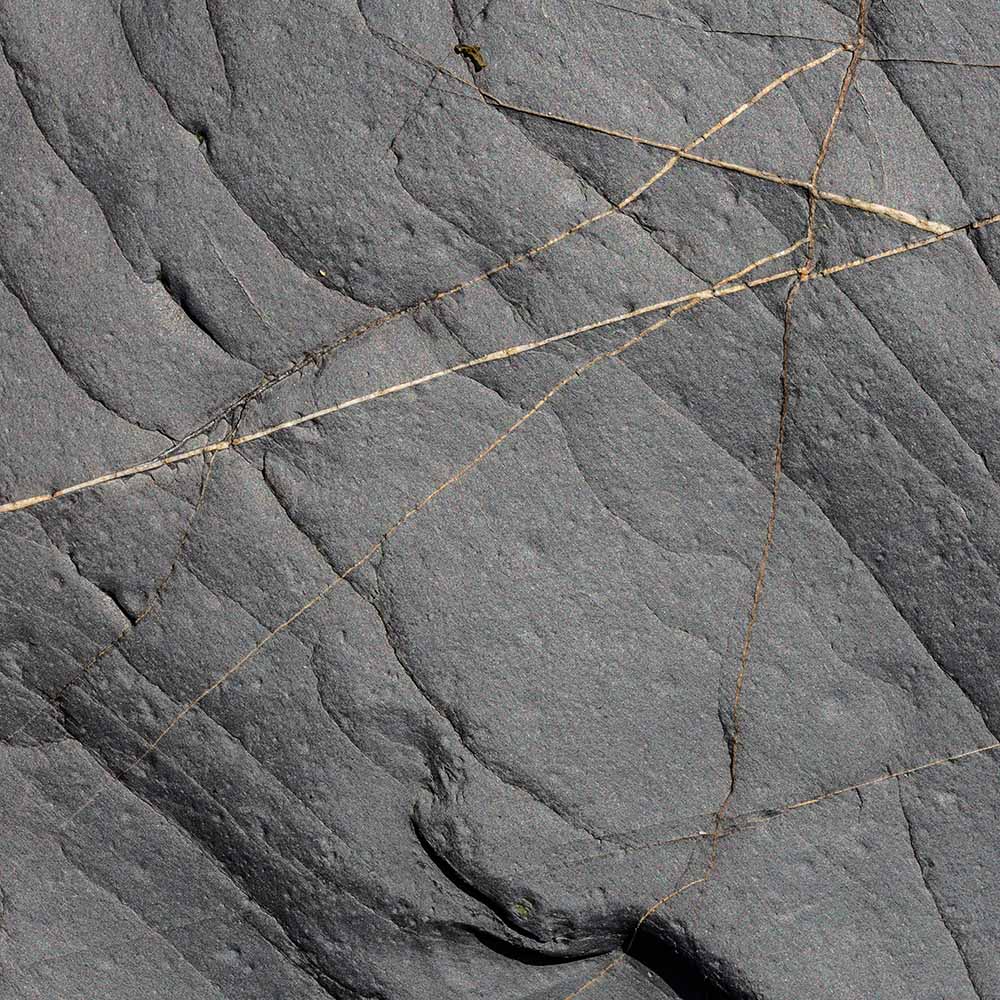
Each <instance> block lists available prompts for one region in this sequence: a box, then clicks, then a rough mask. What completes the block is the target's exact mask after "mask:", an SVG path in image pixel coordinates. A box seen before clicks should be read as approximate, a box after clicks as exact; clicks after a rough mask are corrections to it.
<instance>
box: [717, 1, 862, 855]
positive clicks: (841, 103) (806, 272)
mask: <svg viewBox="0 0 1000 1000" xmlns="http://www.w3.org/2000/svg"><path fill="white" fill-rule="evenodd" d="M868 3H869V0H859V2H858V22H857V23H858V31H857V35H856V37H855V41H854V45H853V51H852V53H851V61H850V63H849V64H848V66H847V70H846V71H845V72H844V77H843V80H841V84H840V92H839V93H838V94H837V101H836V104H835V105H834V109H833V115H832V116H831V118H830V124H829V125H828V126H827V129H826V133H825V134H824V136H823V140H822V142H821V143H820V147H819V153H818V154H817V156H816V162H815V164H814V166H813V169H812V174H811V175H810V177H809V185H810V190H809V206H808V217H807V222H806V235H805V243H806V261H805V264H804V265H803V266H802V268H801V269H800V271H799V274H798V276H797V278H796V279H795V282H794V283H793V284H792V286H791V288H790V289H789V290H788V295H787V296H786V297H785V312H784V327H783V332H782V338H781V405H780V410H779V414H778V433H777V436H776V439H775V443H774V461H773V467H774V476H773V480H772V484H771V507H770V511H769V512H768V518H767V529H766V531H765V535H764V545H763V548H762V549H761V554H760V560H759V562H758V564H757V577H756V580H755V581H754V588H753V597H752V599H751V602H750V612H749V614H748V616H747V625H746V629H745V631H744V634H743V645H742V647H741V649H740V659H739V667H738V669H737V673H736V688H735V692H734V695H733V709H732V726H733V729H732V737H731V741H730V766H729V791H728V793H727V794H726V797H725V799H724V800H723V802H722V805H721V806H720V807H719V811H718V814H717V817H716V826H717V828H718V827H720V826H721V823H722V820H723V817H724V816H725V813H726V810H727V809H728V807H729V803H730V802H731V801H732V798H733V795H734V793H735V791H736V765H737V758H738V755H739V749H740V718H741V712H740V709H741V704H740V700H741V696H742V693H743V686H744V684H745V682H746V675H747V668H748V665H749V662H750V648H751V642H752V640H753V630H754V626H755V625H756V623H757V619H758V617H759V615H760V604H761V600H762V599H763V596H764V583H765V579H766V577H767V564H768V560H769V558H770V555H771V547H772V545H773V544H774V530H775V525H776V524H777V520H778V498H779V494H780V489H781V474H782V465H781V463H782V458H783V455H784V448H785V431H786V425H787V422H788V406H789V402H790V400H791V378H790V365H791V354H790V352H791V337H792V306H793V305H794V303H795V299H796V298H797V296H798V294H799V292H800V290H801V289H802V286H803V285H804V283H805V282H806V280H808V278H809V276H810V275H811V274H812V273H813V271H814V270H815V267H816V205H817V202H818V198H817V190H818V186H817V185H818V182H819V175H820V172H821V171H822V169H823V164H824V163H825V162H826V158H827V155H828V154H829V152H830V145H831V143H832V141H833V134H834V132H835V130H836V128H837V124H838V123H839V121H840V118H841V115H842V114H843V112H844V107H845V105H846V104H847V97H848V94H849V93H850V90H851V85H852V84H853V83H854V78H855V76H856V75H857V71H858V66H859V64H860V61H861V55H862V53H863V51H864V47H865V41H866V37H867V32H866V26H867V20H868ZM715 856H716V852H715V843H714V842H713V851H712V856H711V859H710V866H714V861H715Z"/></svg>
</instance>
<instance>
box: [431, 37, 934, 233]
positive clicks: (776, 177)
mask: <svg viewBox="0 0 1000 1000" xmlns="http://www.w3.org/2000/svg"><path fill="white" fill-rule="evenodd" d="M846 48H848V47H847V46H838V47H837V48H836V49H834V50H833V52H832V55H837V54H839V53H840V52H843V51H845V50H846ZM832 55H831V53H827V55H826V57H825V58H824V61H825V59H826V58H832ZM442 69H443V68H442ZM443 71H444V72H447V70H443ZM453 79H456V80H461V78H460V77H457V76H454V77H453ZM461 82H463V83H465V85H466V86H470V87H471V86H473V84H471V83H469V81H467V80H462V81H461ZM479 92H480V93H481V94H482V95H483V97H485V98H486V100H488V101H489V102H490V103H491V104H492V105H494V106H495V107H497V108H502V109H504V110H506V111H513V112H516V113H518V114H522V115H529V116H531V117H532V118H541V119H544V120H545V121H551V122H557V123H559V124H562V125H572V126H573V127H574V128H579V129H583V130H584V131H587V132H596V133H597V134H598V135H606V136H609V137H610V138H613V139H624V140H627V141H628V142H632V143H635V144H636V145H639V146H649V147H651V148H653V149H664V150H668V151H670V152H672V153H674V154H675V155H676V156H678V157H680V158H681V159H682V160H689V161H690V162H692V163H698V164H700V165H702V166H706V167H715V168H716V169H718V170H725V171H728V172H730V173H737V174H743V175H745V176H747V177H753V178H756V179H757V180H762V181H766V182H768V183H770V184H776V185H778V186H782V187H793V188H799V189H801V190H803V191H808V192H812V193H813V195H814V196H815V197H816V198H818V199H819V200H820V201H827V202H830V203H831V204H834V205H843V206H844V207H846V208H853V209H856V210H858V211H860V212H867V213H869V214H871V215H878V216H881V217H882V218H885V219H891V220H892V221H893V222H899V223H902V224H903V225H906V226H912V227H913V228H915V229H922V230H924V232H928V233H943V232H946V231H947V230H948V229H950V228H951V227H950V226H949V225H948V224H947V223H945V222H938V221H936V220H934V219H922V218H920V217H919V216H916V215H913V214H912V213H911V212H906V211H904V210H903V209H900V208H894V207H892V206H890V205H880V204H879V203H878V202H873V201H865V200H864V199H863V198H855V197H854V196H852V195H846V194H837V193H836V192H833V191H822V190H820V189H818V188H817V187H816V181H815V180H814V179H811V180H807V181H806V180H802V179H801V178H798V177H785V176H783V175H782V174H777V173H775V172H774V171H771V170H764V169H762V168H759V167H749V166H746V165H745V164H742V163H733V162H731V161H730V160H720V159H717V158H715V157H708V156H700V155H698V154H697V153H692V152H690V150H688V149H686V148H685V147H683V146H677V145H674V144H673V143H669V142H660V141H658V140H656V139H648V138H646V137H644V136H641V135H634V134H633V133H631V132H623V131H621V130H620V129H614V128H606V127H604V126H602V125H594V124H592V123H590V122H585V121H581V120H580V119H578V118H569V117H567V116H565V115H557V114H553V113H551V112H548V111H538V110H536V109H534V108H527V107H524V106H523V105H520V104H511V103H510V102H509V101H505V100H503V99H502V98H500V97H497V96H496V95H495V94H491V93H490V92H489V91H487V90H480V91H479Z"/></svg>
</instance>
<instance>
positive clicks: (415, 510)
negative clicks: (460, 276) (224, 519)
mask: <svg viewBox="0 0 1000 1000" xmlns="http://www.w3.org/2000/svg"><path fill="white" fill-rule="evenodd" d="M801 245H802V242H801V241H799V242H797V243H793V244H792V245H791V246H789V247H786V248H785V249H784V250H779V251H778V252H777V253H772V254H769V255H768V256H766V257H762V258H761V259H760V260H757V261H754V262H753V263H752V264H749V265H748V266H746V267H744V268H741V269H740V270H739V271H736V272H735V273H734V274H731V275H729V276H728V277H726V278H723V279H722V280H721V281H719V282H717V283H716V285H715V286H713V287H714V288H715V289H718V290H720V291H721V290H723V289H725V288H726V287H729V286H731V285H732V283H734V282H738V281H739V279H741V278H743V277H744V276H746V275H747V274H749V273H751V272H752V271H754V270H756V269H757V268H759V267H763V266H764V265H766V264H769V263H771V262H772V261H775V260H778V259H779V258H781V257H785V256H788V255H789V254H791V253H793V252H794V251H795V250H796V249H798V248H799V247H800V246H801ZM707 298H708V297H707V296H702V297H700V298H697V299H692V298H689V299H688V300H687V301H685V302H683V303H681V304H680V305H678V306H676V307H675V308H674V309H673V310H671V312H670V313H669V314H668V315H667V316H665V317H663V318H662V319H660V320H657V321H656V322H655V323H653V324H651V325H650V326H648V327H646V328H645V329H643V330H641V331H639V333H637V334H635V336H633V337H630V338H629V339H628V340H626V341H624V342H623V343H621V344H619V345H618V346H617V347H614V348H611V349H610V350H607V351H602V352H601V353H599V354H595V355H594V356H593V357H591V358H589V359H588V360H587V361H585V362H584V363H583V364H581V365H579V366H578V367H576V368H574V369H573V371H571V372H570V373H569V374H568V375H566V376H565V377H564V378H562V379H560V380H559V381H558V382H557V383H556V384H555V385H553V386H552V387H551V388H550V389H549V390H548V391H547V392H546V393H545V394H544V395H543V396H541V397H540V398H539V399H538V400H537V401H536V402H535V404H534V405H533V406H532V407H531V408H530V409H528V410H526V411H525V412H524V413H523V414H522V415H521V416H520V417H518V419H517V420H515V421H514V423H512V424H511V425H510V426H509V427H508V428H507V429H506V430H504V431H503V432H502V433H500V434H499V435H497V437H495V438H494V439H493V440H492V441H491V442H490V443H489V444H488V445H486V447H485V448H483V449H482V450H481V451H479V452H478V453H477V454H476V455H475V456H474V457H473V458H472V459H470V460H469V461H468V462H466V463H465V464H464V465H462V466H461V467H460V468H458V469H457V470H456V471H455V472H453V473H452V475H450V476H449V477H448V478H447V479H445V480H444V481H443V482H442V483H439V484H438V485H437V486H436V487H435V488H434V489H433V490H431V492H430V493H428V494H427V495H426V496H425V497H424V498H423V499H422V500H420V501H418V502H417V503H415V504H414V505H413V506H412V507H410V508H409V509H408V510H407V511H406V512H405V513H404V514H403V515H402V516H401V517H400V518H399V519H398V520H396V521H395V522H393V524H392V525H390V526H389V528H388V529H387V530H386V531H384V532H383V533H382V534H381V535H380V536H379V537H378V538H377V539H376V540H375V541H374V542H373V543H372V544H371V545H370V546H369V547H368V548H367V549H366V550H365V551H364V552H363V553H362V554H361V555H360V556H359V557H358V558H357V559H356V560H355V561H354V562H353V563H352V564H351V565H350V566H348V567H347V569H345V570H344V571H343V572H342V573H340V574H339V575H337V576H336V577H335V578H334V579H333V580H332V581H331V582H330V583H328V584H327V585H326V586H325V587H323V588H322V590H320V591H319V592H318V593H316V594H314V595H313V596H312V597H311V598H309V600H308V601H306V602H305V604H303V605H302V606H301V607H300V608H298V610H296V611H295V612H294V613H293V614H291V615H290V616H289V617H288V618H286V619H285V620H284V621H283V622H282V623H281V624H280V625H278V626H276V627H275V628H273V629H272V630H271V631H270V632H268V634H267V635H265V636H264V637H263V638H262V639H260V640H259V641H258V642H257V643H256V644H255V645H254V646H253V648H252V649H250V651H249V652H247V653H246V654H244V655H243V656H242V657H240V659H238V660H237V661H236V662H235V663H234V664H232V665H231V666H230V667H228V668H227V669H226V670H225V671H223V673H221V674H219V676H218V677H216V679H215V680H214V681H212V683H211V684H209V685H208V686H207V687H206V688H204V689H203V690H202V691H201V692H199V693H198V694H197V695H195V697H193V698H192V699H191V700H190V701H188V702H187V703H186V704H185V705H184V706H183V707H182V708H181V709H180V711H178V712H177V714H176V715H175V716H174V717H173V718H172V719H171V720H170V721H169V722H168V723H167V725H166V726H165V727H164V728H163V729H162V730H161V731H160V733H159V734H158V735H157V736H156V737H155V738H154V739H153V740H152V741H150V742H149V743H147V744H146V746H145V748H144V749H143V751H142V752H141V753H140V754H139V755H138V756H137V757H135V758H134V759H133V760H132V762H131V763H130V764H129V765H128V766H127V767H125V768H124V769H123V770H121V771H119V772H118V773H117V774H116V775H115V778H116V779H117V780H118V781H121V780H122V779H123V778H125V777H126V776H127V775H129V774H130V773H131V772H132V771H134V770H135V769H136V768H137V767H138V766H139V765H140V764H141V763H142V762H143V761H144V760H145V759H146V758H147V757H148V756H149V755H150V754H151V753H153V752H154V751H155V750H156V749H157V747H159V746H160V744H161V743H162V742H163V741H164V740H165V739H166V738H167V736H168V735H169V734H170V733H171V732H172V731H173V730H174V728H175V727H176V726H177V725H178V724H179V723H180V722H181V721H182V720H183V719H184V717H185V716H186V715H188V713H189V712H191V711H192V710H193V709H195V708H196V707H197V706H198V705H200V704H201V702H203V701H204V700H205V699H206V698H207V697H208V696H209V695H210V694H211V693H212V692H213V691H216V690H218V689H219V688H220V687H222V685H223V684H225V683H226V682H227V681H228V680H230V678H232V677H234V676H235V675H236V674H238V673H239V672H240V671H241V670H243V668H244V667H246V666H247V664H248V663H250V661H251V660H252V659H253V658H254V657H255V656H256V655H257V654H258V653H259V652H260V651H261V650H262V649H263V648H264V647H265V646H267V645H268V644H269V643H270V642H271V640H272V639H274V638H275V637H276V636H278V635H280V634H281V633H282V632H284V631H285V630H286V629H287V628H289V627H290V626H291V625H293V624H294V623H295V622H296V621H298V619H299V618H301V617H302V616H303V615H304V614H306V613H307V612H309V611H310V610H311V609H312V608H314V607H316V605H317V604H319V603H320V602H321V601H323V600H324V598H326V597H327V596H328V595H329V594H330V593H331V592H332V591H333V590H334V589H335V588H336V587H338V586H339V585H340V584H341V583H343V582H344V580H346V579H347V578H348V577H350V576H351V575H352V574H353V573H355V572H357V570H359V569H360V568H361V567H362V566H364V565H365V564H366V563H367V562H368V561H369V560H370V559H371V558H372V557H373V556H374V555H375V554H376V553H377V552H379V551H380V550H381V549H382V547H383V546H384V545H385V544H386V543H387V542H388V541H389V540H390V539H391V538H392V537H393V536H394V535H395V534H396V533H397V532H398V531H399V530H400V529H401V528H402V527H403V526H404V525H405V524H406V523H407V522H408V521H409V520H410V519H411V518H413V517H416V515H417V514H419V513H420V512H421V511H422V510H423V509H424V508H425V507H427V506H428V505H429V504H430V503H432V502H433V501H434V499H435V498H437V497H438V496H440V494H442V493H444V492H445V491H446V490H448V489H450V488H451V487H452V486H455V485H456V484H458V483H460V482H461V481H462V480H463V479H465V477H466V476H468V474H469V473H470V472H472V470H473V469H475V468H476V466H478V465H479V464H480V463H481V462H482V461H483V460H484V459H485V458H487V457H488V456H489V455H490V454H492V453H493V452H494V451H496V449H497V448H499V447H500V446H501V445H502V444H503V443H504V442H505V441H506V440H507V439H508V438H509V437H510V436H511V435H512V434H514V433H515V432H516V431H517V430H519V429H520V428H521V427H522V426H523V425H524V424H526V423H527V422H528V421H529V420H530V419H531V418H532V417H533V416H535V414H536V413H538V412H539V410H541V409H542V408H543V407H545V406H546V405H548V403H549V401H550V400H551V399H552V398H553V397H554V396H555V395H556V394H557V393H558V392H560V391H562V389H564V388H565V387H566V386H567V385H569V384H570V383H571V382H573V381H575V380H576V379H577V378H579V377H580V376H581V375H583V374H584V373H585V372H587V371H589V370H590V369H591V368H593V367H594V366H595V365H597V364H599V363H600V362H601V361H605V360H609V359H611V358H614V357H617V356H618V355H620V354H622V353H623V352H624V351H627V350H628V349H629V348H630V347H633V346H634V345H636V344H638V343H639V342H640V341H641V340H643V339H644V338H645V337H646V336H648V335H649V334H650V333H653V332H654V331H655V330H658V329H660V327H662V326H663V325H664V324H665V323H667V322H668V321H669V320H670V319H672V318H673V317H674V316H677V315H679V314H681V313H683V312H687V311H688V310H689V309H693V308H694V307H695V306H696V305H697V304H698V303H699V302H703V301H706V299H707ZM103 791H104V787H103V786H102V787H100V788H98V789H97V791H95V792H94V793H93V794H92V795H91V796H90V797H89V798H87V799H86V800H85V801H84V803H83V804H82V805H81V806H79V807H78V808H77V809H76V810H75V811H74V812H73V813H72V814H71V815H70V816H69V817H68V818H67V819H66V820H64V822H63V823H62V824H61V825H60V827H59V829H60V830H62V829H64V828H65V827H67V826H69V825H70V824H71V823H73V822H74V820H76V818H77V817H78V816H80V815H81V814H82V813H83V812H85V811H86V810H87V809H88V808H89V807H90V806H91V805H92V804H93V803H94V802H96V801H97V799H98V798H100V796H101V794H102V793H103Z"/></svg>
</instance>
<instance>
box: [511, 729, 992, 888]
mask: <svg viewBox="0 0 1000 1000" xmlns="http://www.w3.org/2000/svg"><path fill="white" fill-rule="evenodd" d="M998 750H1000V740H998V741H996V742H993V743H988V744H986V745H985V746H977V747H973V748H972V749H971V750H962V751H960V752H959V753H953V754H949V755H947V756H945V757H935V758H934V759H933V760H928V761H925V762H924V763H922V764H917V765H915V766H912V767H905V768H902V769H900V770H898V771H889V772H886V771H882V772H880V773H879V774H878V775H876V776H875V777H872V778H865V779H862V780H861V781H857V782H855V783H854V784H852V785H844V786H843V787H840V788H833V789H829V790H828V791H825V792H820V793H819V794H818V795H814V796H812V797H811V798H808V799H800V800H798V801H795V802H786V803H784V804H782V805H778V806H772V807H765V808H763V809H760V810H758V811H757V812H753V813H744V814H740V815H736V816H733V817H732V818H731V819H729V820H727V822H726V823H725V825H724V826H723V827H722V831H721V833H718V834H716V831H715V830H714V829H713V830H702V829H699V830H692V831H690V832H689V833H682V834H678V835H676V836H674V837H668V838H666V839H663V840H650V841H646V842H644V843H636V844H623V845H620V846H619V847H618V848H617V849H616V850H613V851H611V850H609V851H606V852H603V853H600V854H588V855H584V856H581V857H577V858H575V859H573V861H571V862H567V864H583V863H586V862H590V861H597V860H601V859H603V858H609V857H615V856H620V855H623V854H635V853H638V852H639V851H646V850H650V849H652V848H656V847H670V846H673V845H676V844H683V843H688V842H690V841H695V840H708V839H710V838H712V837H715V836H718V837H719V838H720V839H722V838H725V837H731V836H734V835H735V834H739V833H745V832H747V831H752V830H758V829H760V828H761V827H763V826H766V825H767V824H768V823H770V822H772V821H773V820H776V819H780V818H782V817H784V816H787V815H789V814H790V813H793V812H796V811H797V810H799V809H805V808H808V807H809V806H814V805H818V804H819V803H821V802H827V801H829V800H831V799H835V798H839V797H841V796H844V795H851V794H853V793H854V792H859V791H863V790H864V789H866V788H871V787H872V786H874V785H881V784H882V783H883V782H886V781H900V780H902V779H903V778H909V777H912V776H913V775H915V774H920V773H922V772H923V771H927V770H930V769H931V768H935V767H942V766H944V765H947V764H957V763H960V762H961V761H964V760H968V759H970V758H972V757H978V756H980V755H981V754H984V753H995V752H996V751H998ZM546 867H547V866H537V867H535V868H529V869H524V870H525V871H539V870H544V869H545V868H546Z"/></svg>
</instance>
